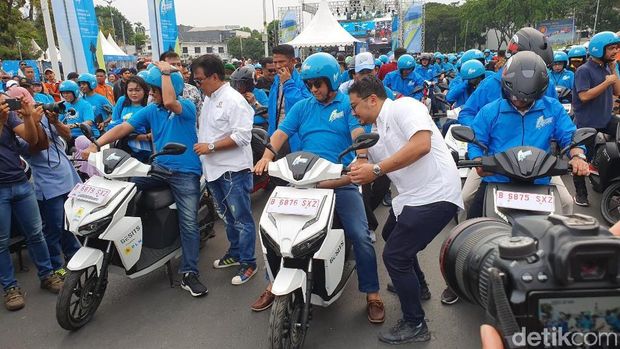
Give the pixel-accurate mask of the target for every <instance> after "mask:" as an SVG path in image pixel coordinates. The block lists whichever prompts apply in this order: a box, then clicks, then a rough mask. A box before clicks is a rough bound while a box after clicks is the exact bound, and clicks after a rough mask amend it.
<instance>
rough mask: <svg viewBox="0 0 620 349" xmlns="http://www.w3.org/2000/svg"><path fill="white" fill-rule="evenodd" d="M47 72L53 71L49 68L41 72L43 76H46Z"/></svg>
mask: <svg viewBox="0 0 620 349" xmlns="http://www.w3.org/2000/svg"><path fill="white" fill-rule="evenodd" d="M48 71H51V72H52V73H53V72H54V70H53V69H51V68H47V69H45V70H44V71H43V74H44V75H45V74H47V72H48Z"/></svg>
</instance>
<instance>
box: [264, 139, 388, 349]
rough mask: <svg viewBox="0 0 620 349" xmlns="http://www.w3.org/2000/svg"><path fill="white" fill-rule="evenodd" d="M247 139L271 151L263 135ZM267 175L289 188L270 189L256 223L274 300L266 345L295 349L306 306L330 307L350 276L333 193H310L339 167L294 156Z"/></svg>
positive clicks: (363, 142) (359, 144)
mask: <svg viewBox="0 0 620 349" xmlns="http://www.w3.org/2000/svg"><path fill="white" fill-rule="evenodd" d="M252 133H253V137H255V138H258V139H260V140H261V141H262V142H263V144H265V146H266V147H267V148H268V149H270V150H272V151H273V149H272V148H271V145H270V144H269V143H268V136H267V133H266V132H265V131H263V130H260V129H255V130H253V131H252ZM378 140H379V135H377V134H363V135H361V136H359V137H358V138H357V139H356V140H355V142H354V144H353V145H352V146H350V147H349V148H347V149H346V150H345V151H344V152H342V153H341V154H340V158H342V156H344V155H346V154H348V153H349V152H350V151H353V150H357V149H365V148H370V147H372V146H373V145H375V144H376V143H377V141H378ZM274 153H275V152H274ZM268 171H269V176H271V177H278V178H281V179H283V180H285V181H287V182H289V183H290V185H291V186H289V187H281V186H279V187H276V188H275V189H274V191H273V193H272V194H271V196H270V197H269V200H268V201H267V205H266V206H265V209H264V210H263V213H262V215H261V218H260V241H261V246H262V250H263V255H264V258H265V264H266V265H267V272H268V274H269V279H270V280H271V281H272V283H273V285H272V288H271V292H272V293H273V294H274V295H275V296H276V298H275V300H274V303H273V306H272V308H271V315H270V317H269V342H270V343H269V345H270V348H300V347H301V346H302V345H303V342H304V338H305V335H306V332H307V329H308V327H309V321H310V308H311V305H318V306H322V307H327V306H329V305H330V304H332V303H333V302H335V301H336V300H337V299H338V298H339V297H340V295H341V294H342V292H343V289H344V287H345V286H346V284H347V281H348V280H349V277H350V276H351V274H352V273H353V271H354V270H355V259H354V256H353V253H352V252H353V251H352V248H351V243H350V242H349V241H348V240H347V239H346V238H345V235H344V230H342V229H337V228H335V227H334V226H333V220H334V209H335V200H336V198H335V194H334V190H332V189H317V188H315V187H316V184H317V183H319V182H321V181H325V180H330V179H338V178H340V177H341V176H342V174H343V166H342V165H337V164H334V163H331V162H329V161H327V160H325V159H321V158H319V157H318V156H316V155H314V154H312V153H307V152H295V153H291V154H288V155H287V156H286V157H284V158H282V159H280V160H278V161H275V162H272V163H270V164H269V168H268Z"/></svg>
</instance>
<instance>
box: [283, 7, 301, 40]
mask: <svg viewBox="0 0 620 349" xmlns="http://www.w3.org/2000/svg"><path fill="white" fill-rule="evenodd" d="M298 27H299V26H298V23H297V13H295V11H293V10H288V11H286V13H285V14H284V16H283V17H282V20H281V21H280V35H279V41H280V43H281V44H283V43H286V42H289V41H291V40H293V39H295V37H296V36H297V34H299V33H298Z"/></svg>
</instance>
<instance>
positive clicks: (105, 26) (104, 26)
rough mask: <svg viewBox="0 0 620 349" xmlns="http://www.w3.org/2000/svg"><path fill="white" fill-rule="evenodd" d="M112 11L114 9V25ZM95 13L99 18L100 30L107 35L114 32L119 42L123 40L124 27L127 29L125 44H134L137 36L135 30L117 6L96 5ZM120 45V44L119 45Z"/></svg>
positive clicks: (113, 36)
mask: <svg viewBox="0 0 620 349" xmlns="http://www.w3.org/2000/svg"><path fill="white" fill-rule="evenodd" d="M110 11H112V18H113V19H114V27H113V26H112V21H111V20H110ZM95 15H96V16H97V19H98V20H99V30H101V32H102V33H103V34H104V35H105V36H106V37H107V36H108V34H112V38H114V41H116V42H117V43H121V42H123V29H124V30H125V42H124V44H126V45H127V44H132V43H133V42H134V41H136V40H134V39H135V38H134V35H135V32H134V29H133V25H132V24H131V22H130V21H129V20H128V19H127V18H125V15H123V14H122V13H121V12H120V11H119V10H118V9H117V8H116V7H112V6H100V5H97V6H95ZM119 46H120V45H119Z"/></svg>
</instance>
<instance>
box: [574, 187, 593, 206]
mask: <svg viewBox="0 0 620 349" xmlns="http://www.w3.org/2000/svg"><path fill="white" fill-rule="evenodd" d="M574 200H575V205H578V206H582V207H589V206H590V201H588V193H583V192H579V191H578V192H577V195H575V197H574Z"/></svg>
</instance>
